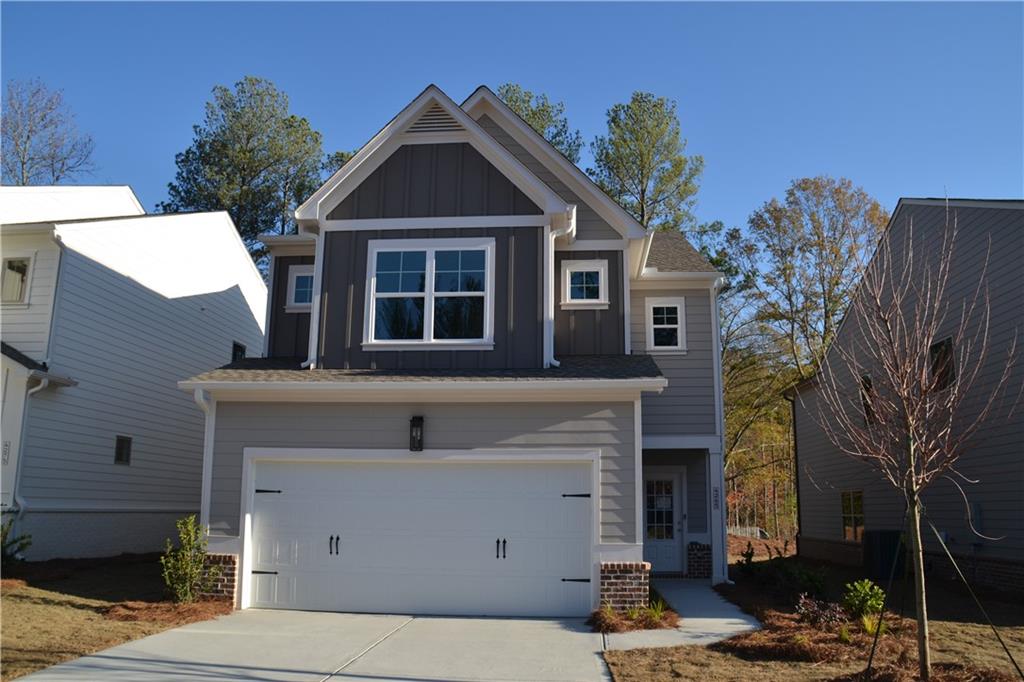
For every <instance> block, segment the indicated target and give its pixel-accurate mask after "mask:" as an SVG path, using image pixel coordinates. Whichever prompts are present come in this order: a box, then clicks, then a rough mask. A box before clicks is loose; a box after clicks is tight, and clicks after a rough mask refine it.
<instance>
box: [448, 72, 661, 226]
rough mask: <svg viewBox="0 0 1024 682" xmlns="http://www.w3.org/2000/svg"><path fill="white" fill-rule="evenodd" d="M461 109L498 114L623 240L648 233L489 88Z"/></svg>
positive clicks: (479, 90) (508, 129) (480, 90)
mask: <svg viewBox="0 0 1024 682" xmlns="http://www.w3.org/2000/svg"><path fill="white" fill-rule="evenodd" d="M462 108H463V109H464V110H465V111H466V112H467V113H469V115H470V116H472V117H473V118H474V119H478V118H480V116H482V115H483V114H484V113H487V114H493V115H496V116H497V117H498V118H499V119H500V120H501V121H500V122H501V123H503V124H504V125H502V128H503V129H504V130H505V132H507V133H508V134H509V135H511V136H512V137H513V138H515V140H516V142H518V143H519V144H521V145H522V146H523V147H524V148H525V149H526V150H527V151H529V152H530V153H531V154H532V155H533V156H534V157H535V158H537V159H538V160H542V163H543V160H547V161H550V163H545V164H544V165H545V166H546V167H547V168H548V169H549V170H550V171H551V172H553V173H555V174H556V175H557V176H558V177H559V179H560V180H561V181H562V182H564V183H565V184H566V185H568V186H569V188H570V189H572V191H573V192H575V193H576V194H578V195H579V196H581V197H585V198H587V199H589V200H590V201H588V204H590V206H591V207H592V208H593V209H594V210H595V211H596V212H597V213H598V215H600V216H601V217H602V218H604V219H605V220H606V221H608V224H609V225H611V226H612V227H614V228H615V229H616V230H617V231H618V232H620V233H621V234H622V236H623V237H625V238H627V239H642V238H643V237H644V235H645V234H646V231H645V230H644V228H643V226H642V225H640V224H639V223H638V222H637V221H636V219H635V218H633V216H631V215H629V213H627V212H626V211H625V210H624V209H623V208H622V207H621V206H619V205H618V204H617V203H615V201H614V200H612V198H611V197H609V196H608V195H607V194H605V193H604V192H603V191H601V189H600V188H599V187H598V186H597V185H595V184H594V183H593V181H592V180H591V179H590V178H588V177H587V176H586V175H584V173H583V171H581V170H580V169H579V168H578V167H577V166H576V164H574V163H572V162H571V161H569V159H567V158H565V157H564V156H562V155H561V154H559V153H558V151H557V150H555V149H553V148H552V147H551V145H550V143H548V142H547V141H546V140H545V139H544V138H543V137H541V136H540V135H539V134H538V133H537V131H535V130H534V129H533V128H531V127H530V126H529V125H527V124H526V122H525V121H523V119H521V118H520V117H519V116H517V115H516V114H515V112H513V111H512V110H511V109H509V108H508V106H507V105H506V104H505V103H504V102H502V101H501V98H499V97H498V96H497V95H496V94H494V92H492V91H491V90H490V89H489V88H487V87H486V86H480V87H479V88H477V89H476V92H474V93H473V94H472V95H470V96H469V99H467V100H466V101H465V102H463V103H462Z"/></svg>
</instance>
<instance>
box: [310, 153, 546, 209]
mask: <svg viewBox="0 0 1024 682" xmlns="http://www.w3.org/2000/svg"><path fill="white" fill-rule="evenodd" d="M540 214H541V210H540V209H539V208H538V207H537V205H536V204H534V203H533V202H532V201H530V199H529V198H528V197H527V196H526V195H525V194H523V193H522V191H520V190H519V188H517V187H516V186H515V185H513V184H512V182H511V181H510V180H509V179H508V178H506V177H505V176H504V175H502V174H501V172H500V171H499V170H498V169H497V168H495V167H494V166H493V165H491V163H490V162H489V161H487V159H485V158H484V157H483V156H482V155H481V154H480V152H478V151H477V150H476V149H474V148H473V146H472V145H470V144H467V143H450V144H416V145H403V146H402V147H399V148H398V149H397V150H396V151H395V152H394V153H393V154H392V155H391V156H390V157H388V159H387V160H386V161H384V163H382V164H381V165H380V166H379V167H378V168H377V169H376V170H374V171H373V173H371V174H370V176H369V177H368V178H366V180H364V181H363V182H362V183H360V184H359V186H358V187H357V188H355V189H354V190H352V192H351V193H350V194H349V195H348V196H346V197H345V198H344V199H343V200H342V201H341V203H339V204H338V205H337V206H335V207H334V208H333V209H331V211H330V212H329V213H328V214H327V219H328V220H353V219H363V218H425V217H442V216H501V215H540Z"/></svg>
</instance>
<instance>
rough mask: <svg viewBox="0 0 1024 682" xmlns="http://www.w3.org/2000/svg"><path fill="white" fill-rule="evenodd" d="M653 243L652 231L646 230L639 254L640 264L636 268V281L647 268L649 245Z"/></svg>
mask: <svg viewBox="0 0 1024 682" xmlns="http://www.w3.org/2000/svg"><path fill="white" fill-rule="evenodd" d="M653 243H654V230H653V229H650V230H647V235H646V236H645V237H644V248H643V251H641V252H640V262H639V263H638V264H637V267H636V279H640V277H641V275H643V274H644V269H645V268H646V267H647V257H648V256H649V255H650V253H651V244H653Z"/></svg>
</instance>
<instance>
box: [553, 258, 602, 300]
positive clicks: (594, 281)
mask: <svg viewBox="0 0 1024 682" xmlns="http://www.w3.org/2000/svg"><path fill="white" fill-rule="evenodd" d="M562 307H563V308H583V309H595V308H607V307H608V261H606V260H563V261H562Z"/></svg>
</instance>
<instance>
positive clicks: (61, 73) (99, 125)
mask: <svg viewBox="0 0 1024 682" xmlns="http://www.w3.org/2000/svg"><path fill="white" fill-rule="evenodd" d="M0 19H2V55H0V56H2V62H0V64H2V71H0V73H2V76H3V78H4V80H5V81H6V80H8V79H10V78H19V79H21V78H30V77H39V78H41V79H42V80H43V81H44V82H45V83H47V84H48V85H49V86H50V87H53V88H61V89H63V90H64V93H65V96H66V98H67V100H68V102H69V103H70V104H71V105H72V107H73V108H74V110H75V112H76V113H77V117H78V121H79V124H80V126H81V128H82V129H83V130H86V131H88V132H90V133H91V134H92V135H93V137H94V138H95V141H96V157H95V160H96V163H97V166H98V170H97V172H96V173H95V174H94V175H93V176H92V177H89V178H86V179H83V182H89V183H127V184H130V185H132V186H133V187H134V188H135V190H136V192H137V193H138V194H139V197H140V199H141V200H142V202H143V204H144V205H145V206H146V208H147V209H151V208H152V207H153V205H154V204H155V203H156V202H157V201H160V200H161V199H163V198H164V196H165V193H166V184H167V182H168V181H170V180H171V179H172V178H173V176H174V170H175V169H174V154H175V153H176V152H178V151H181V150H183V149H184V148H185V147H187V146H188V144H189V142H190V140H191V135H192V132H191V126H192V124H193V123H196V122H198V121H199V120H200V119H201V117H202V110H203V104H204V102H205V101H206V100H207V98H208V96H209V92H210V89H211V87H213V85H215V84H218V83H223V84H230V83H233V82H235V81H236V80H238V79H239V78H241V77H242V76H244V75H246V74H253V75H259V76H262V77H265V78H269V79H270V80H272V81H274V82H275V83H276V84H277V85H278V86H279V87H280V88H282V89H283V90H284V91H286V92H287V93H288V94H289V96H290V97H291V102H292V108H293V110H294V111H295V112H296V113H298V114H300V115H303V116H306V117H307V118H309V120H310V121H311V123H312V125H313V126H314V127H315V128H316V129H318V130H320V131H321V132H322V133H323V135H324V142H325V149H327V150H329V151H330V150H335V149H352V148H355V147H358V146H359V145H361V144H362V143H363V142H365V141H366V140H367V139H369V137H371V136H372V135H373V134H374V133H375V132H376V131H377V130H378V129H379V128H380V127H381V126H382V125H383V124H384V123H385V122H386V121H387V120H388V119H389V118H391V116H393V115H394V114H395V113H396V112H397V111H398V110H400V109H401V108H402V107H403V106H404V105H405V104H406V103H408V101H409V100H410V99H412V98H413V97H414V96H415V95H416V94H418V93H419V92H420V91H421V90H422V89H423V88H424V86H426V85H427V84H428V83H431V82H433V83H436V84H438V85H439V86H440V87H441V88H442V89H444V90H445V91H446V92H448V94H449V95H451V96H452V97H453V98H454V99H455V100H456V101H462V99H464V98H465V97H466V96H468V95H469V94H470V93H471V92H472V90H473V89H474V88H475V87H476V86H477V85H479V84H481V83H484V84H487V85H490V86H492V87H496V86H497V85H498V84H500V83H502V82H505V81H510V80H511V81H518V82H520V83H522V84H523V85H524V86H526V87H527V88H529V89H532V90H535V91H540V92H546V93H548V94H549V95H550V96H551V97H553V98H555V99H560V100H564V101H565V103H566V106H567V112H568V115H569V117H570V123H571V124H572V125H573V126H574V127H576V128H579V129H580V130H581V131H582V132H583V134H584V137H585V138H586V139H587V140H590V139H592V138H593V136H594V135H595V134H598V133H602V132H603V131H604V129H605V111H606V110H607V109H608V107H609V106H611V105H612V104H614V103H616V102H620V101H625V100H627V99H628V98H629V95H630V93H631V92H632V91H633V90H637V89H644V90H650V91H652V92H654V93H656V94H659V95H663V96H667V97H671V98H672V99H675V100H677V101H678V103H679V111H680V118H681V121H682V128H683V134H684V136H685V137H687V138H688V140H689V147H688V149H689V151H690V152H692V153H699V154H702V155H703V156H704V158H705V162H706V170H705V174H704V179H703V182H702V187H701V190H700V193H699V204H698V207H697V215H698V217H699V218H700V219H701V220H714V219H721V220H724V221H725V222H726V223H727V224H730V225H736V224H745V222H746V219H747V216H749V214H750V213H751V211H753V210H754V209H755V208H757V207H758V206H759V205H760V204H761V203H763V202H764V201H765V200H767V199H769V198H771V197H773V196H781V195H782V193H783V192H784V191H785V188H786V186H787V184H788V182H789V180H790V179H791V178H795V177H802V176H807V175H817V174H822V173H827V174H832V175H843V176H846V177H849V178H850V179H852V180H853V181H854V182H856V183H858V184H860V185H862V186H864V187H865V189H867V190H868V191H869V192H870V193H871V194H873V195H874V196H875V197H877V198H878V199H879V200H881V201H882V202H883V203H884V204H885V205H886V206H887V207H888V208H890V209H891V208H892V207H893V206H894V205H895V202H896V199H897V198H898V197H900V196H943V195H949V196H963V197H989V198H1006V197H1021V196H1022V195H1024V4H1021V3H1001V4H980V3H972V4H953V3H909V4H867V3H852V4H837V3H789V4H768V3H756V4H697V3H693V4H665V3H658V4H643V5H638V4H629V5H626V4H590V5H584V4H557V5H547V4H533V3H531V4H490V5H478V4H443V5H438V4H375V5H371V4H328V3H310V4H287V5H285V4H270V3H228V4H185V3H167V4H156V3H149V4H130V3H110V4H90V3H74V4H57V3H36V4H27V3H12V2H4V3H3V4H2V7H0ZM588 161H589V154H588V153H585V154H584V159H583V162H582V164H581V165H583V166H584V167H585V166H586V163H587V162H588Z"/></svg>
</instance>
